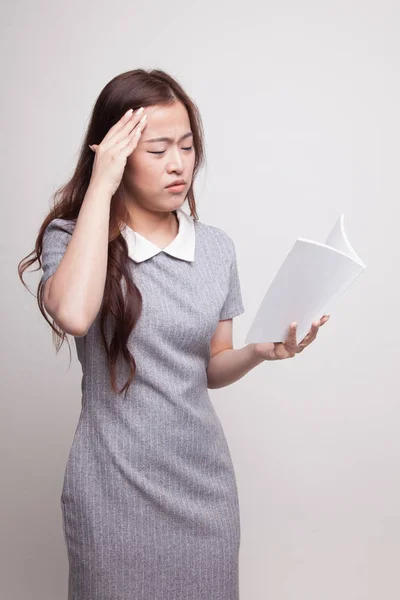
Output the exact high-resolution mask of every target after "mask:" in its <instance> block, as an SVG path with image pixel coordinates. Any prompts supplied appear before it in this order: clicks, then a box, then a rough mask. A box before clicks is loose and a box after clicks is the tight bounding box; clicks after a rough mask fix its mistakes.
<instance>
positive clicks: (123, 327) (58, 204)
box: [18, 69, 205, 393]
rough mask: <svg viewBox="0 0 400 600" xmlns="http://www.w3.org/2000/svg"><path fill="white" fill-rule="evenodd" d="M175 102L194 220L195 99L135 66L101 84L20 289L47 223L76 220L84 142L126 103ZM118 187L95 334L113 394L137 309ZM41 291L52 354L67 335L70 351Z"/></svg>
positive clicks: (86, 154) (86, 152) (199, 136)
mask: <svg viewBox="0 0 400 600" xmlns="http://www.w3.org/2000/svg"><path fill="white" fill-rule="evenodd" d="M176 101H179V102H181V103H182V104H183V105H184V106H185V107H186V110H187V112H188V116H189V120H190V125H191V130H192V132H193V146H194V150H195V162H194V168H193V175H192V182H191V186H190V188H189V190H188V193H187V196H186V198H187V200H188V204H189V208H190V215H191V216H192V217H193V218H194V219H196V220H197V219H198V216H197V213H196V202H195V197H194V191H193V185H194V181H195V177H196V174H197V172H198V170H199V169H200V167H201V166H202V165H203V162H204V158H205V152H204V133H203V126H202V121H201V117H200V113H199V110H198V108H197V106H196V104H195V103H194V102H193V101H192V100H191V99H190V98H189V96H188V95H187V94H186V93H185V91H184V90H183V89H182V87H181V86H180V84H179V83H178V82H177V81H176V80H175V79H174V78H173V77H171V76H170V75H169V74H168V73H166V72H165V71H162V70H160V69H153V70H145V69H135V70H133V71H127V72H126V73H121V74H120V75H117V76H116V77H114V78H113V79H112V80H111V81H110V82H109V83H107V85H106V86H105V87H104V88H103V90H102V91H101V92H100V95H99V97H98V99H97V100H96V102H95V105H94V108H93V111H92V114H91V117H90V121H89V124H88V127H87V130H86V134H85V135H84V139H83V142H82V145H81V149H80V153H79V157H78V161H77V164H76V167H75V171H74V173H73V175H72V177H71V179H70V180H69V181H68V182H67V183H66V184H65V185H63V186H62V187H60V188H58V189H57V190H56V192H55V193H54V194H53V196H52V208H51V209H50V212H49V214H48V215H47V216H46V218H45V219H44V221H43V223H42V225H41V227H40V229H39V233H38V236H37V238H36V242H35V248H34V250H33V251H32V252H31V253H30V254H28V255H27V256H25V257H24V258H23V259H22V260H21V261H20V262H19V263H18V275H19V277H20V279H21V281H22V283H23V285H24V286H25V287H26V288H27V286H26V284H25V282H24V280H23V273H24V271H25V270H26V269H27V268H29V267H30V266H31V265H32V264H34V263H35V262H38V265H39V266H38V267H37V268H36V269H34V270H35V271H37V270H39V269H40V268H41V267H42V261H41V255H42V242H43V236H44V232H45V230H46V228H47V226H48V225H49V223H50V222H51V221H52V220H53V219H56V218H61V219H69V220H76V219H77V217H78V214H79V211H80V208H81V206H82V203H83V200H84V197H85V194H86V191H87V188H88V186H89V182H90V178H91V174H92V167H93V161H94V156H95V154H94V153H93V152H92V150H90V148H89V144H100V142H101V141H102V139H103V138H104V137H105V135H106V134H107V132H108V131H109V129H110V128H111V127H112V126H113V125H114V124H115V123H116V122H117V121H119V119H120V118H121V115H122V114H124V113H125V112H126V111H127V110H128V109H129V108H132V109H133V110H134V111H135V110H137V109H138V108H140V107H141V106H143V107H145V108H146V107H147V106H153V105H156V104H157V105H164V106H166V105H170V104H173V103H174V102H176ZM121 187H122V188H123V181H121V184H120V186H119V188H118V189H117V191H116V193H115V194H114V195H113V197H112V199H111V206H110V220H109V234H108V262H107V276H106V281H105V287H104V294H103V301H102V306H101V309H100V327H101V336H102V341H103V344H104V347H105V350H106V353H107V358H108V366H109V372H110V378H111V385H112V389H113V390H114V392H116V393H122V392H123V391H124V390H125V392H127V390H128V388H129V386H130V384H131V382H132V380H133V378H134V376H135V372H136V362H135V359H134V357H133V355H132V353H131V352H130V350H129V348H128V343H127V342H128V338H129V335H130V333H131V331H132V330H133V328H134V327H135V324H136V323H137V321H138V320H139V317H140V314H141V310H142V295H141V293H140V291H139V289H138V288H137V286H136V285H135V283H134V281H133V280H132V278H131V276H130V270H129V265H128V261H129V260H130V259H129V257H128V247H127V243H126V241H125V239H124V237H123V235H122V234H121V232H120V228H119V223H120V222H125V223H128V222H129V214H128V212H127V209H126V205H125V203H124V201H123V194H121V193H119V192H121ZM186 198H185V199H186ZM123 281H124V282H125V284H126V285H125V289H126V293H124V291H123V287H122V285H123ZM27 289H28V288H27ZM28 291H29V289H28ZM43 291H44V284H43V282H42V281H41V280H40V281H39V285H38V288H37V295H36V298H37V302H38V306H39V309H40V312H41V313H42V315H43V317H44V318H45V319H46V321H47V322H48V323H49V325H50V326H51V328H52V329H53V342H54V344H55V347H56V353H58V351H59V350H60V348H61V346H62V344H63V342H64V340H67V343H68V348H69V350H70V356H71V349H70V346H69V341H68V338H67V337H66V334H65V332H64V331H62V329H61V328H59V326H58V325H57V324H56V322H55V321H54V319H53V320H52V321H53V322H51V321H50V320H49V319H48V317H47V314H46V312H45V308H44V303H43ZM108 317H111V318H112V322H113V326H114V327H113V333H112V337H111V340H110V344H109V345H108V344H107V338H106V329H105V328H106V320H107V318H108ZM119 355H122V357H123V358H124V359H125V361H126V362H127V364H128V366H129V377H128V380H127V381H126V383H125V385H124V386H123V387H122V389H121V390H118V389H117V383H116V365H117V359H118V357H119Z"/></svg>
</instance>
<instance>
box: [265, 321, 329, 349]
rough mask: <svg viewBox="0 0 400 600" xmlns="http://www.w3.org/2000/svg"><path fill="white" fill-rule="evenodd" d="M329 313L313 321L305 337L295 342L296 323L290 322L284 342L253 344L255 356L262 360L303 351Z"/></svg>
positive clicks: (315, 335)
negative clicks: (298, 342)
mask: <svg viewBox="0 0 400 600" xmlns="http://www.w3.org/2000/svg"><path fill="white" fill-rule="evenodd" d="M328 319H329V315H324V316H323V317H322V319H321V320H320V321H319V322H318V321H313V323H312V325H311V329H310V331H309V332H308V333H307V335H306V337H305V338H304V339H303V340H302V341H301V342H300V344H297V341H296V330H297V324H296V323H295V324H293V323H292V324H291V326H290V328H289V334H288V337H287V339H286V340H285V341H284V342H266V343H257V344H254V353H255V355H256V356H257V357H259V358H263V359H264V360H282V359H284V358H293V357H294V356H296V354H300V352H303V350H304V348H307V346H309V345H310V344H311V342H313V341H314V340H315V338H316V337H317V334H318V330H319V328H320V327H321V325H325V323H326V322H327V321H328Z"/></svg>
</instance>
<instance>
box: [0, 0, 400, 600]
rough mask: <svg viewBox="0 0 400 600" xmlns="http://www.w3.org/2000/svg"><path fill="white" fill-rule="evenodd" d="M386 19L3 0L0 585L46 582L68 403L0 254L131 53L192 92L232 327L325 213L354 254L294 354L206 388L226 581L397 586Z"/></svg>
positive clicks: (70, 380) (342, 591)
mask: <svg viewBox="0 0 400 600" xmlns="http://www.w3.org/2000/svg"><path fill="white" fill-rule="evenodd" d="M399 33H400V5H399V3H398V2H394V1H393V2H390V1H389V0H381V1H380V2H378V0H373V1H365V0H363V1H360V0H355V1H352V2H348V1H343V0H341V1H338V2H334V3H325V2H317V1H309V0H308V1H303V2H295V1H293V0H292V1H288V0H284V1H281V2H273V3H271V2H266V3H261V2H258V1H257V0H252V1H251V2H246V3H245V4H242V3H228V2H215V1H214V2H208V1H207V2H202V3H197V4H196V3H190V4H188V3H187V2H151V3H148V4H147V3H143V4H140V3H138V2H134V3H131V2H121V1H115V2H112V3H111V4H110V3H105V2H104V3H102V2H100V3H99V2H94V1H89V2H84V3H78V2H77V1H73V2H69V3H65V2H64V3H58V2H50V1H49V0H46V1H43V2H36V3H31V2H27V1H24V0H23V1H21V2H19V3H16V4H14V5H13V4H11V3H8V4H7V5H5V6H4V7H3V11H2V25H1V46H2V52H1V57H2V58H1V62H2V72H3V81H2V97H1V105H2V111H1V131H2V136H1V137H2V144H1V148H2V167H3V172H2V177H1V183H2V203H1V206H2V217H3V222H2V228H1V230H2V242H1V258H2V278H3V279H2V294H1V304H2V310H1V317H2V353H1V395H2V402H1V411H2V413H1V416H0V427H1V453H0V455H1V461H2V472H1V479H2V485H1V504H2V506H1V536H0V544H1V550H2V560H1V563H0V564H1V571H2V572H1V574H0V596H1V597H2V598H7V600H26V599H27V598H29V599H30V600H64V599H66V596H67V554H66V548H65V545H64V539H63V532H62V524H61V508H60V494H61V485H62V479H63V476H64V468H65V464H66V460H67V456H68V453H69V449H70V446H71V443H72V437H73V434H74V431H75V427H76V425H77V420H78V416H79V412H80V403H81V395H80V378H81V370H80V365H79V363H78V360H77V358H76V352H75V344H74V340H73V338H72V337H70V338H69V339H70V343H71V349H72V364H71V367H69V353H68V347H67V345H66V344H64V345H63V347H62V350H61V351H60V353H59V354H58V355H56V352H55V348H54V345H53V341H52V333H51V329H50V327H49V326H48V325H47V323H46V322H45V321H44V319H43V318H42V316H41V314H40V312H39V310H38V307H37V304H36V299H35V297H34V295H31V294H29V293H28V291H27V290H26V289H25V288H24V287H23V286H22V284H21V283H20V281H19V278H18V275H17V263H18V261H19V260H20V259H21V258H22V257H23V256H25V255H26V254H28V253H29V252H30V251H31V250H32V249H33V247H34V246H33V244H34V241H35V239H36V236H37V233H38V229H39V226H40V224H41V223H42V221H43V219H44V217H45V216H46V214H47V213H48V210H49V208H50V199H51V195H52V194H53V193H54V191H55V190H56V188H58V187H59V186H60V185H61V184H63V183H65V181H67V179H69V177H70V176H71V174H72V171H73V168H74V166H75V163H76V159H77V151H78V147H79V145H80V143H81V141H82V138H83V135H84V131H85V128H86V126H87V123H88V119H89V116H90V113H91V110H92V107H93V105H94V102H95V100H96V98H97V96H98V94H99V93H100V91H101V89H102V88H103V87H104V85H105V84H106V83H107V82H108V81H109V80H110V79H111V78H113V77H114V76H115V75H117V74H119V73H122V72H124V71H127V70H130V69H135V68H140V67H142V68H162V69H164V70H166V71H168V72H169V73H170V74H171V75H173V76H175V77H176V78H177V79H178V81H179V82H180V83H181V84H182V85H183V86H184V88H185V89H186V91H187V92H188V93H189V94H190V95H191V97H192V98H193V99H194V100H195V102H196V103H197V104H198V106H199V109H200V112H201V116H202V119H203V123H204V129H205V138H206V152H207V165H206V168H205V169H203V171H202V172H201V176H200V177H199V179H198V180H197V183H196V187H195V190H196V192H197V208H198V214H199V217H200V220H202V221H203V222H205V223H208V224H211V225H215V226H217V227H220V228H222V229H224V230H225V231H226V232H227V233H228V234H229V235H230V236H231V237H232V238H233V239H234V241H235V245H236V251H237V259H238V265H239V273H240V280H241V286H242V295H243V301H244V305H245V309H246V312H245V313H244V314H243V315H241V316H240V317H238V318H235V319H234V343H235V348H241V347H242V346H243V345H244V338H245V335H246V333H247V331H248V329H249V327H250V325H251V323H252V320H253V318H254V316H255V313H256V311H257V309H258V306H259V304H260V302H261V300H262V297H263V295H264V293H265V292H266V290H267V288H268V285H269V283H270V282H271V280H272V278H273V277H274V275H275V273H276V271H277V269H278V268H279V266H280V264H281V262H282V260H283V259H284V257H285V256H286V254H287V253H288V251H289V250H290V248H291V247H292V245H293V243H294V241H295V240H296V238H297V237H305V238H309V239H312V240H316V241H319V242H323V241H324V240H325V239H326V237H327V235H328V233H329V232H330V230H331V228H332V227H333V225H334V223H335V221H336V219H337V218H338V216H339V214H340V213H343V214H344V215H345V227H346V232H347V235H348V237H349V240H350V242H351V244H352V245H353V247H354V249H355V251H356V252H357V253H358V254H359V255H360V257H361V258H362V260H363V261H364V262H365V263H366V265H367V269H366V271H365V273H364V274H363V275H362V276H361V277H360V278H359V279H358V280H357V281H356V282H355V284H354V285H353V286H352V287H351V288H350V289H349V290H348V291H347V292H346V293H345V295H344V296H343V297H342V298H341V299H340V300H339V302H338V303H337V305H336V306H335V307H334V308H333V309H332V311H331V313H330V314H331V318H330V321H329V322H328V323H327V324H326V325H325V326H323V327H322V328H321V329H320V332H319V335H318V338H317V340H316V341H315V342H314V343H313V344H312V345H311V346H310V347H309V348H307V349H306V350H305V351H304V352H303V353H302V354H301V355H299V356H296V357H295V358H294V359H291V360H282V361H277V362H264V363H262V364H261V365H259V366H258V367H256V368H255V369H254V370H252V371H250V373H248V374H247V375H246V376H245V377H244V378H242V379H241V380H239V381H237V382H236V383H234V384H232V385H231V386H228V387H225V388H222V389H217V390H210V396H211V398H212V400H213V402H214V405H215V407H216V410H217V412H218V415H219V417H220V419H221V422H222V424H223V427H224V430H225V434H226V437H227V440H228V443H229V446H230V449H231V453H232V458H233V462H234V466H235V472H236V476H237V482H238V488H239V496H240V507H241V532H242V534H241V548H240V587H241V600H250V599H251V600H321V599H323V600H337V599H338V598H340V599H341V600H381V599H382V598H384V599H385V600H398V598H399V597H400V580H399V577H398V559H399V554H400V481H399V468H400V437H399V434H398V431H399V422H400V402H399V401H400V394H399V391H400V390H399V368H398V363H399V359H400V348H399V337H400V336H399V334H400V326H399V314H398V307H399V300H400V298H399V267H398V265H399V259H400V255H399V254H400V253H399V218H400V211H399V199H400V195H399V191H400V184H399V158H400V156H399V154H400V153H399V139H400V118H399V106H400V81H399V73H400V41H399V40H400V36H399ZM186 207H187V202H185V204H184V208H186ZM39 277H40V273H38V272H36V273H34V272H32V273H28V274H26V280H27V282H28V284H29V286H30V289H31V291H32V294H35V293H36V287H37V283H38V281H39ZM321 316H322V315H321ZM177 600H187V599H177ZM209 600H212V599H209Z"/></svg>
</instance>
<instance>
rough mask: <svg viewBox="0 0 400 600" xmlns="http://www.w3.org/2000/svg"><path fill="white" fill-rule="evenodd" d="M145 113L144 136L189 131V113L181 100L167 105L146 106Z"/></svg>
mask: <svg viewBox="0 0 400 600" xmlns="http://www.w3.org/2000/svg"><path fill="white" fill-rule="evenodd" d="M145 114H147V124H146V128H145V129H144V133H145V134H147V135H146V137H149V135H153V134H157V135H158V134H160V135H162V134H165V135H168V134H171V135H173V134H174V133H176V134H180V133H185V132H186V131H190V120H189V115H188V112H187V110H186V107H185V106H184V105H183V104H182V103H181V102H174V104H171V105H169V106H160V105H153V106H147V107H146V108H145ZM183 130H185V131H183Z"/></svg>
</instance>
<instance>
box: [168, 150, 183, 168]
mask: <svg viewBox="0 0 400 600" xmlns="http://www.w3.org/2000/svg"><path fill="white" fill-rule="evenodd" d="M170 156H171V159H170V162H169V164H168V170H169V171H176V172H177V173H182V171H183V159H182V155H181V153H180V151H179V149H177V148H175V149H173V150H171V153H170Z"/></svg>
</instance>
